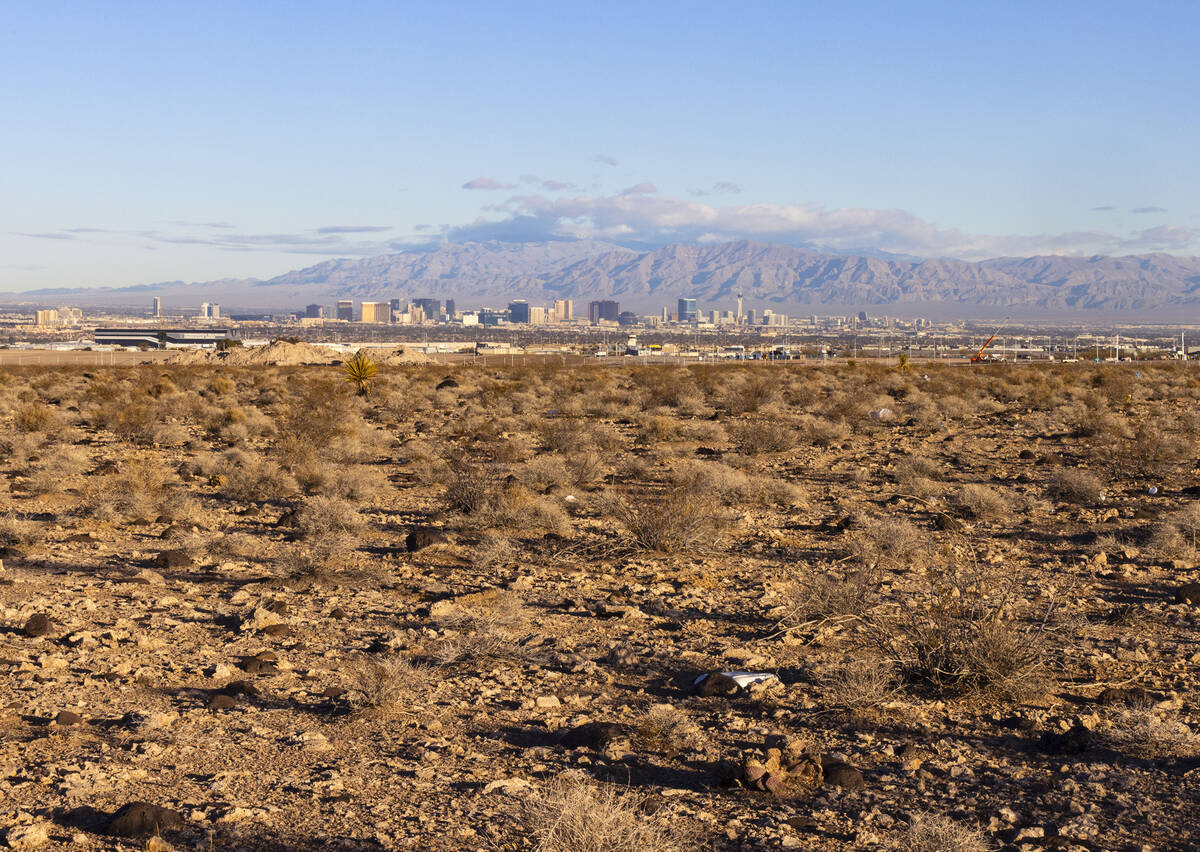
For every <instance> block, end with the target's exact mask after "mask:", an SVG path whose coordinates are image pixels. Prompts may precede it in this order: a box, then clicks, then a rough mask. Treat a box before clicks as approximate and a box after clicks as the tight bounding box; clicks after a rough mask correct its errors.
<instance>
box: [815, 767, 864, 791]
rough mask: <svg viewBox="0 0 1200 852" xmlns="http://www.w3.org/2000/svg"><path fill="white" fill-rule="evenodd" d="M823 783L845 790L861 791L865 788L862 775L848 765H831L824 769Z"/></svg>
mask: <svg viewBox="0 0 1200 852" xmlns="http://www.w3.org/2000/svg"><path fill="white" fill-rule="evenodd" d="M825 783H826V784H832V785H833V786H835V787H844V788H846V789H847V790H861V789H862V788H863V787H865V786H867V782H866V781H864V780H863V775H862V773H861V772H859V771H858V770H857V769H855V768H854V767H853V766H851V765H850V764H849V763H841V762H838V763H831V764H829V765H828V766H826V767H825Z"/></svg>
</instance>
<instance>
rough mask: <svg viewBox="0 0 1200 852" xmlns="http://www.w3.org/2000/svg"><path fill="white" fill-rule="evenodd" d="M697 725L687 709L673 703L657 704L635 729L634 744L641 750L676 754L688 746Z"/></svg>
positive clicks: (639, 721) (670, 754)
mask: <svg viewBox="0 0 1200 852" xmlns="http://www.w3.org/2000/svg"><path fill="white" fill-rule="evenodd" d="M696 731H697V727H696V725H695V723H694V722H692V720H691V718H690V717H689V716H688V714H687V712H686V711H685V710H682V709H681V708H679V707H676V706H674V705H673V704H655V705H654V706H653V707H651V708H650V709H649V710H648V711H646V715H644V716H643V717H642V718H641V719H640V720H638V722H637V723H636V725H635V726H634V731H633V745H634V746H635V747H637V748H638V749H639V750H641V751H651V752H658V753H660V754H666V755H669V756H674V755H677V754H679V752H681V751H683V750H684V749H686V748H688V747H689V746H690V745H691V744H692V742H693V739H694V736H695V733H696Z"/></svg>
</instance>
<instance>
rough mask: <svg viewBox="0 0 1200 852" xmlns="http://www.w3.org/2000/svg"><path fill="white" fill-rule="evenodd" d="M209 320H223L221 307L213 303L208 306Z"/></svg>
mask: <svg viewBox="0 0 1200 852" xmlns="http://www.w3.org/2000/svg"><path fill="white" fill-rule="evenodd" d="M208 318H209V319H220V318H221V306H220V305H218V304H217V303H216V302H213V303H212V304H211V305H209V306H208Z"/></svg>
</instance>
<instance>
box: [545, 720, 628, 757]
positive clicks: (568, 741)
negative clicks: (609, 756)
mask: <svg viewBox="0 0 1200 852" xmlns="http://www.w3.org/2000/svg"><path fill="white" fill-rule="evenodd" d="M626 736H628V734H627V733H626V730H625V728H624V727H623V726H621V725H618V724H616V723H615V722H585V723H584V724H582V725H577V726H576V727H574V728H571V729H570V730H569V731H567V732H566V733H565V734H563V736H562V739H561V740H559V742H560V743H562V745H563V746H565V747H566V748H590V749H592V750H593V751H604V750H605V749H607V748H608V746H609V744H610V743H612V742H614V741H616V740H620V739H624V738H625V737H626Z"/></svg>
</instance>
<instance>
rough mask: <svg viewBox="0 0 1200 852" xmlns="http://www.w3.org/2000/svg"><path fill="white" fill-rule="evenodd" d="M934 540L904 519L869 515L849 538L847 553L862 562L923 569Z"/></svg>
mask: <svg viewBox="0 0 1200 852" xmlns="http://www.w3.org/2000/svg"><path fill="white" fill-rule="evenodd" d="M929 548H930V540H929V536H928V534H927V533H923V532H922V531H921V530H919V529H917V527H915V526H914V525H913V524H912V523H911V522H910V521H907V520H905V519H904V518H882V517H868V518H864V519H862V520H860V522H859V523H858V525H857V527H856V528H854V529H851V530H850V531H849V533H848V534H847V538H846V550H847V554H848V555H849V556H850V557H851V558H852V559H853V560H854V561H855V562H857V563H858V564H859V565H863V566H867V567H882V568H893V569H902V568H919V567H921V566H923V565H924V564H925V563H926V562H927V561H928V556H929Z"/></svg>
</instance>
